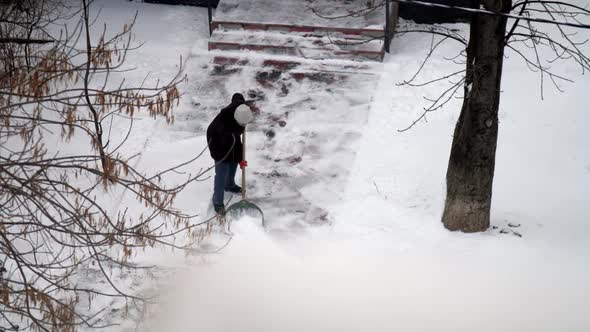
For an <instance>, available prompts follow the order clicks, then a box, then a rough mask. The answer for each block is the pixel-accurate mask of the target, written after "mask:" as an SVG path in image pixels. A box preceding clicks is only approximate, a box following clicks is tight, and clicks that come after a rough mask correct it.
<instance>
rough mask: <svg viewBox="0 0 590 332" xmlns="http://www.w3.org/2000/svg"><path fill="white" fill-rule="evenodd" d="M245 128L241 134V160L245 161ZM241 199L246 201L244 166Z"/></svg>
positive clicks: (243, 169) (244, 168) (244, 169)
mask: <svg viewBox="0 0 590 332" xmlns="http://www.w3.org/2000/svg"><path fill="white" fill-rule="evenodd" d="M246 126H247V125H246ZM246 126H244V131H243V132H242V160H246ZM242 199H243V200H245V199H246V166H244V167H242Z"/></svg>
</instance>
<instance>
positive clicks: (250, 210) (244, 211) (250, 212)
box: [225, 127, 264, 227]
mask: <svg viewBox="0 0 590 332" xmlns="http://www.w3.org/2000/svg"><path fill="white" fill-rule="evenodd" d="M242 160H246V128H245V127H244V133H243V134H242ZM225 215H226V217H229V219H230V220H231V221H233V220H238V219H239V218H240V217H242V216H249V217H253V218H257V219H260V222H261V224H262V226H263V227H264V213H262V210H261V209H260V208H259V207H258V206H257V205H256V204H254V203H252V202H250V201H248V200H247V199H246V166H244V167H242V200H241V201H239V202H237V203H234V204H232V205H230V206H229V207H228V208H227V209H225Z"/></svg>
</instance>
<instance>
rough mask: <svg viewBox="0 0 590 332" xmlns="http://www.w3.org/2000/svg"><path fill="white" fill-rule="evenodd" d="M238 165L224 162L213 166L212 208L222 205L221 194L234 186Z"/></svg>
mask: <svg viewBox="0 0 590 332" xmlns="http://www.w3.org/2000/svg"><path fill="white" fill-rule="evenodd" d="M237 168H238V163H235V162H231V161H224V162H221V163H219V164H217V165H215V182H214V185H213V206H220V205H224V204H223V192H224V191H225V189H231V188H233V187H235V186H236V182H235V180H234V178H235V177H236V169H237Z"/></svg>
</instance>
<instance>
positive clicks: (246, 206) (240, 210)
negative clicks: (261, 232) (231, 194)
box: [225, 200, 264, 226]
mask: <svg viewBox="0 0 590 332" xmlns="http://www.w3.org/2000/svg"><path fill="white" fill-rule="evenodd" d="M225 216H226V217H227V218H229V219H230V220H232V221H236V220H238V219H240V218H242V217H244V216H248V217H251V218H255V219H258V220H260V223H261V224H262V226H264V213H262V210H261V209H260V208H259V207H258V206H257V205H256V204H254V203H251V202H248V201H247V200H241V201H239V202H237V203H234V204H232V205H230V206H229V207H228V208H227V209H225Z"/></svg>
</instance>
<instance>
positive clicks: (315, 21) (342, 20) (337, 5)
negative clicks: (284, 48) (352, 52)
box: [213, 0, 385, 35]
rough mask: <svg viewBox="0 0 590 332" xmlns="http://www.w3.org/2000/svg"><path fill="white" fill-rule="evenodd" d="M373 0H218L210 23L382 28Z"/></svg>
mask: <svg viewBox="0 0 590 332" xmlns="http://www.w3.org/2000/svg"><path fill="white" fill-rule="evenodd" d="M376 3H377V2H376V1H374V0H367V1H359V0H355V1H342V0H220V1H219V5H218V6H217V11H216V12H215V17H214V19H213V21H214V24H232V23H235V24H240V25H243V24H246V25H249V28H257V29H263V30H271V29H292V28H293V27H295V28H296V29H297V28H298V29H305V30H307V31H309V30H315V29H327V30H330V31H342V32H347V31H348V32H354V31H357V32H363V33H379V32H381V35H382V32H383V25H384V23H385V11H384V8H383V6H380V7H377V8H373V7H372V6H371V5H374V4H376Z"/></svg>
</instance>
